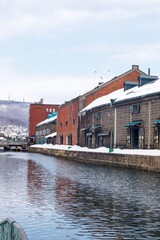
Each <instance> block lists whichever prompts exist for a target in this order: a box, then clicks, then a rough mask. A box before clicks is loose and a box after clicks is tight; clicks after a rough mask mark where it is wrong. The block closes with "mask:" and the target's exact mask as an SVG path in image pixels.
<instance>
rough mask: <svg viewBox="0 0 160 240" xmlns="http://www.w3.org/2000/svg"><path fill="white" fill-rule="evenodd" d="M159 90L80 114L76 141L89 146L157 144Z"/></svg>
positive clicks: (159, 138) (159, 144)
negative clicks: (77, 139)
mask: <svg viewBox="0 0 160 240" xmlns="http://www.w3.org/2000/svg"><path fill="white" fill-rule="evenodd" d="M159 119H160V94H159V93H155V94H152V95H146V96H141V97H137V98H133V99H129V100H125V101H119V102H115V103H113V104H112V105H111V104H106V105H103V106H100V107H96V108H95V109H91V110H89V111H86V112H85V113H82V114H80V116H79V131H80V132H79V136H80V140H79V143H80V145H81V146H87V147H90V148H97V147H101V146H105V147H109V148H112V147H120V148H137V149H138V148H139V149H152V148H160V121H158V120H159Z"/></svg>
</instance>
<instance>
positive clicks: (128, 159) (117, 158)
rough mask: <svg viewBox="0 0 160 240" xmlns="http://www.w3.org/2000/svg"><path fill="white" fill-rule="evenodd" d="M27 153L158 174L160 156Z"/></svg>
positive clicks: (52, 151) (39, 150) (35, 149)
mask: <svg viewBox="0 0 160 240" xmlns="http://www.w3.org/2000/svg"><path fill="white" fill-rule="evenodd" d="M28 151H29V152H32V153H41V154H45V155H49V156H55V157H60V158H66V159H70V160H73V161H81V162H86V163H87V162H88V163H96V164H103V165H110V166H116V167H117V166H118V167H124V168H132V169H138V170H144V171H150V172H160V156H147V155H128V154H115V153H98V152H96V153H95V152H81V151H71V150H60V149H47V148H38V147H29V149H28Z"/></svg>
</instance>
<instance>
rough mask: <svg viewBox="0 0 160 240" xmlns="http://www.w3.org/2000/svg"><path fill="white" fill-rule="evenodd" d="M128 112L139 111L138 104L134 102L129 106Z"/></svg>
mask: <svg viewBox="0 0 160 240" xmlns="http://www.w3.org/2000/svg"><path fill="white" fill-rule="evenodd" d="M129 111H130V113H132V114H133V113H135V114H136V113H139V112H140V105H139V104H134V105H131V106H130V107H129Z"/></svg>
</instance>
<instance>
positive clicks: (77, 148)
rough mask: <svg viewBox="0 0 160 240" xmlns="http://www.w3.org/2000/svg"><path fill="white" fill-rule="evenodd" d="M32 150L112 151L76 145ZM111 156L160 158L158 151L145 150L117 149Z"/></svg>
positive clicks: (49, 145) (52, 146)
mask: <svg viewBox="0 0 160 240" xmlns="http://www.w3.org/2000/svg"><path fill="white" fill-rule="evenodd" d="M31 147H33V148H46V149H57V150H69V151H79V152H99V153H109V152H111V150H112V149H110V148H106V147H100V148H96V149H91V148H87V147H80V146H77V145H74V146H70V145H57V144H56V145H53V144H46V143H45V144H35V145H32V146H31ZM111 153H112V154H132V155H148V156H160V150H155V149H152V150H147V149H119V148H115V149H113V151H112V152H111Z"/></svg>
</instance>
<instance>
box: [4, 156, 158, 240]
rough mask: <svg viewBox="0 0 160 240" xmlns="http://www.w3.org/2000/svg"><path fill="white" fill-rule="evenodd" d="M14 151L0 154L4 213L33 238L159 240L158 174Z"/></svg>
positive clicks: (57, 239)
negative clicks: (19, 223)
mask: <svg viewBox="0 0 160 240" xmlns="http://www.w3.org/2000/svg"><path fill="white" fill-rule="evenodd" d="M13 155H14V156H12V157H11V156H6V155H5V154H3V155H1V156H0V194H1V196H2V197H1V198H0V208H1V210H2V211H1V213H0V217H2V216H4V215H5V214H12V217H14V218H16V220H19V221H20V222H21V224H23V226H24V228H25V230H26V231H27V234H28V237H29V239H34V240H36V239H38V240H40V239H50V240H51V239H56V240H59V239H66V240H69V239H74V240H76V239H77V240H78V239H84V240H85V239H86V240H87V239H114V238H115V236H116V234H117V233H119V232H120V233H122V234H123V236H124V239H149V238H150V239H153V240H154V239H155V240H158V239H160V230H159V229H160V214H159V213H160V192H159V186H160V177H159V174H153V173H145V172H140V171H131V170H123V169H116V168H112V167H107V168H106V167H103V166H101V167H100V166H97V165H90V164H81V163H76V162H71V161H66V160H62V159H56V158H53V157H47V156H42V155H37V154H28V153H27V154H23V155H22V154H20V153H14V154H13ZM11 196H12V197H11ZM20 212H21V213H20ZM5 217H6V216H5Z"/></svg>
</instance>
